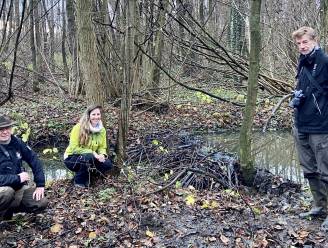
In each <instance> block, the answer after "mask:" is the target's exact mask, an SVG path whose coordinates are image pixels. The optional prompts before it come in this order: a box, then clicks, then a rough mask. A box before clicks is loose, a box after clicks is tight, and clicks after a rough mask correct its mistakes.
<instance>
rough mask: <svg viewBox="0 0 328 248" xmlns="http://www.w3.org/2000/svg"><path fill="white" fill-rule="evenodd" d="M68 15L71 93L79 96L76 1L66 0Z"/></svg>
mask: <svg viewBox="0 0 328 248" xmlns="http://www.w3.org/2000/svg"><path fill="white" fill-rule="evenodd" d="M66 15H67V31H68V44H69V51H70V53H71V61H72V63H71V75H70V86H69V93H70V94H71V95H74V96H77V95H78V94H79V93H80V92H81V88H82V86H81V84H82V83H81V79H80V76H79V75H80V73H79V66H78V65H79V63H78V59H77V35H76V20H75V4H74V0H66Z"/></svg>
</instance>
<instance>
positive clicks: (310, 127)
mask: <svg viewBox="0 0 328 248" xmlns="http://www.w3.org/2000/svg"><path fill="white" fill-rule="evenodd" d="M304 68H307V69H308V71H309V72H310V73H311V74H312V76H313V78H314V79H315V80H316V82H317V83H318V84H319V85H320V86H321V88H322V89H321V90H319V89H318V88H317V87H315V85H313V84H312V83H310V80H309V79H308V77H307V76H306V74H305V71H304ZM297 79H298V85H297V89H298V90H300V89H301V90H302V91H303V93H304V94H305V98H304V99H303V100H302V101H301V105H300V106H299V107H297V108H296V109H295V125H296V127H297V129H298V131H299V132H302V133H312V134H325V133H328V56H327V55H326V54H324V52H323V51H322V50H321V49H320V48H316V49H315V50H314V51H313V52H312V53H310V54H309V55H301V57H300V60H299V65H298V73H297Z"/></svg>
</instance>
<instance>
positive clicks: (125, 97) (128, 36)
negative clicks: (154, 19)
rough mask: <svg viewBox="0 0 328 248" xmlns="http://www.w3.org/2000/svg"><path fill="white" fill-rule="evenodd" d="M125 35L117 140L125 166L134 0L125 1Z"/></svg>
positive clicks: (131, 74) (121, 161) (119, 155)
mask: <svg viewBox="0 0 328 248" xmlns="http://www.w3.org/2000/svg"><path fill="white" fill-rule="evenodd" d="M125 6H126V7H125V23H126V25H125V27H126V28H125V30H126V31H125V37H124V50H123V56H122V61H123V70H124V78H123V84H122V100H121V111H120V116H119V131H118V140H117V155H118V156H117V158H118V164H119V166H123V163H124V160H125V159H126V145H127V138H128V131H129V115H130V107H131V89H132V84H133V70H134V68H133V62H132V61H133V57H134V55H135V49H134V38H135V36H134V31H135V30H134V27H133V23H134V20H135V11H136V3H135V1H133V0H126V1H125Z"/></svg>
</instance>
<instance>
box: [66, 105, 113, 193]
mask: <svg viewBox="0 0 328 248" xmlns="http://www.w3.org/2000/svg"><path fill="white" fill-rule="evenodd" d="M101 110H102V108H101V106H99V105H93V106H90V107H88V108H87V109H86V111H85V112H84V114H83V115H82V117H81V119H80V121H79V123H77V124H76V125H75V126H74V127H73V129H72V131H71V134H70V140H69V145H68V147H67V148H66V151H65V154H64V163H65V165H66V166H67V168H68V169H70V170H71V171H74V172H75V176H74V185H75V186H77V187H82V188H85V187H88V186H89V184H90V171H91V170H95V171H96V172H98V173H100V174H104V173H106V172H108V171H109V170H110V169H111V168H112V161H111V160H110V159H108V157H107V137H106V129H105V128H104V127H103V125H102V121H101Z"/></svg>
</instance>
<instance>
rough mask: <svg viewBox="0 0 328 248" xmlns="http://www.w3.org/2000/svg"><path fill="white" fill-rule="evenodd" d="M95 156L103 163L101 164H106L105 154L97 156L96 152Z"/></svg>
mask: <svg viewBox="0 0 328 248" xmlns="http://www.w3.org/2000/svg"><path fill="white" fill-rule="evenodd" d="M93 155H94V156H95V158H96V159H97V160H98V161H99V162H101V163H103V162H105V159H106V157H105V155H103V154H97V153H96V152H94V153H93Z"/></svg>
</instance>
